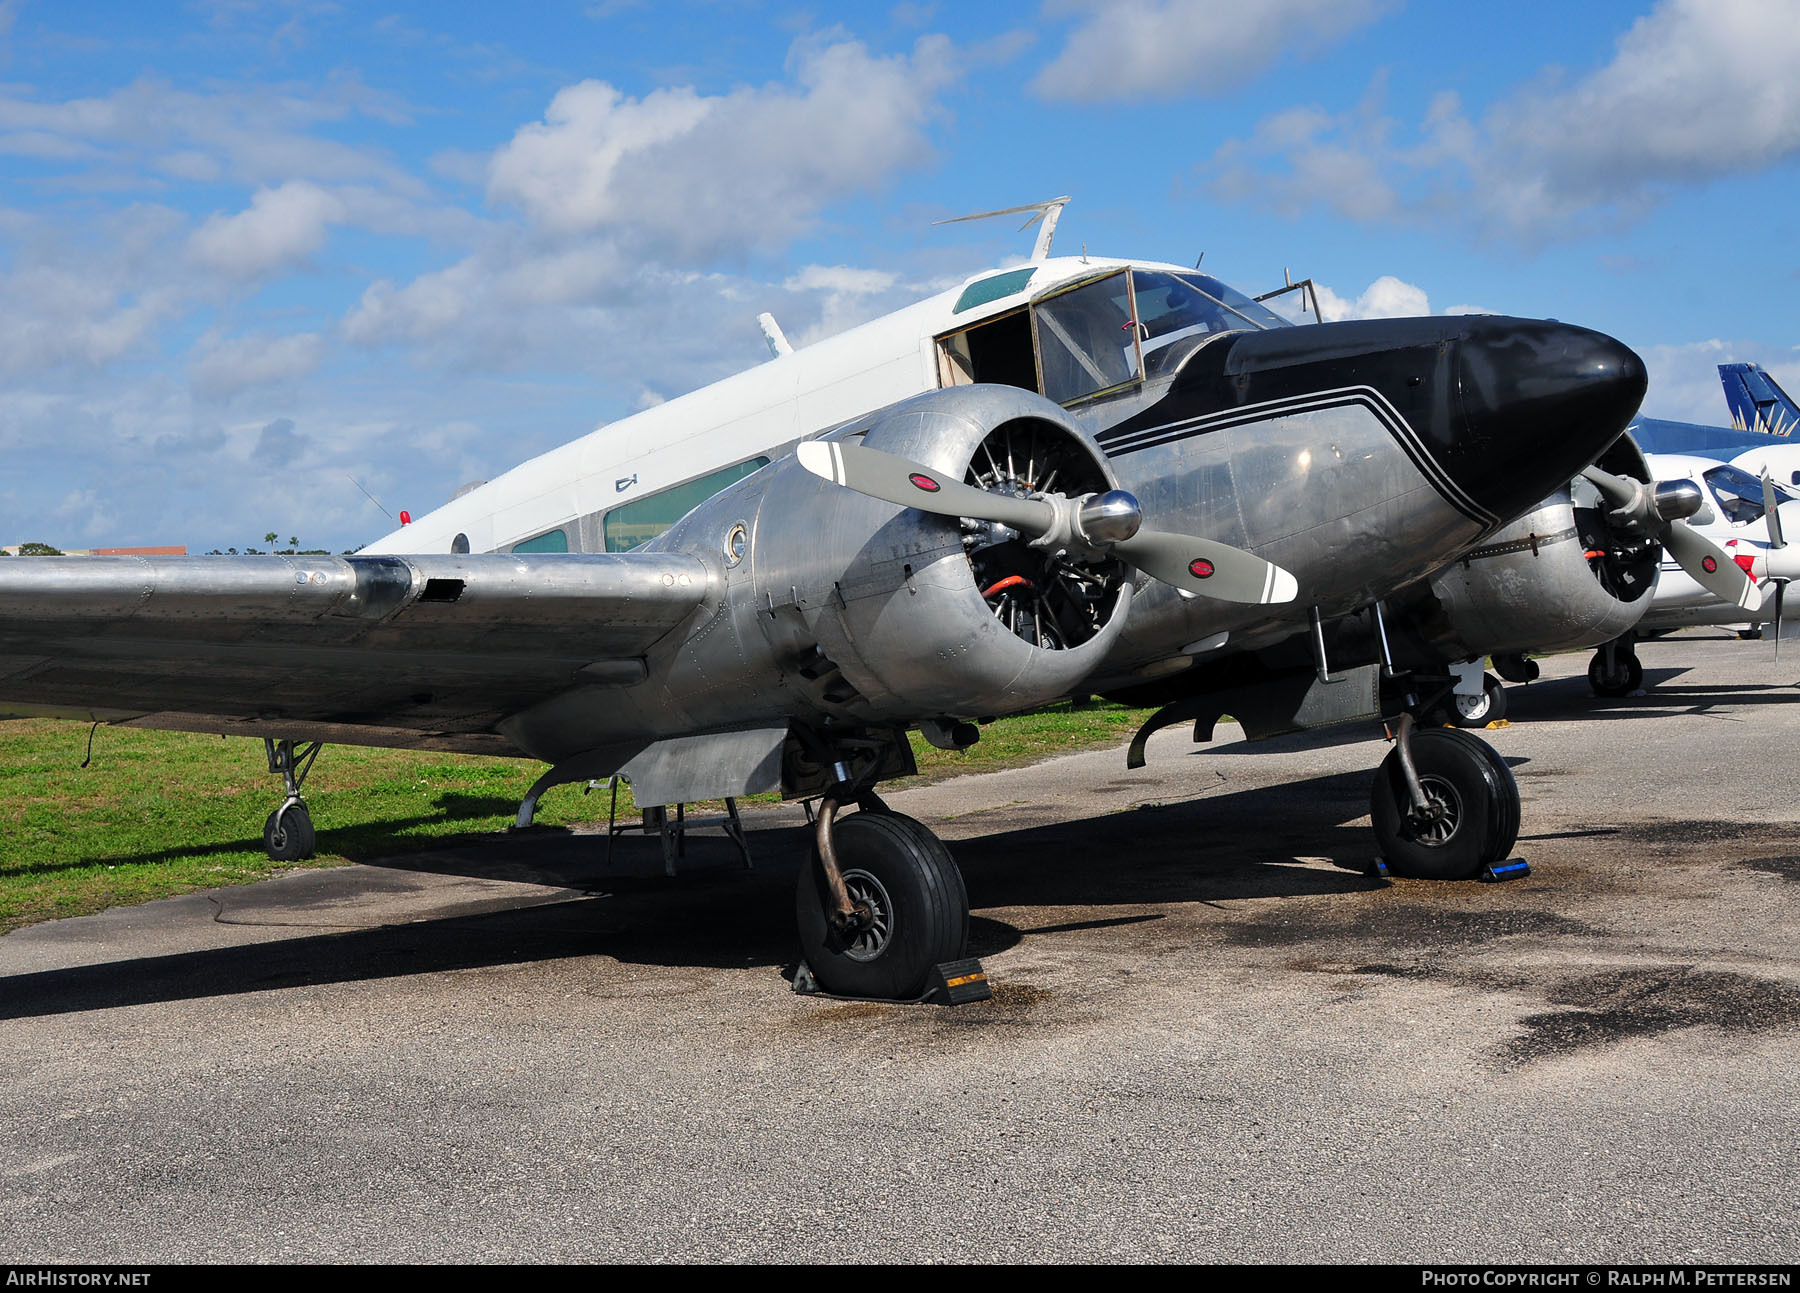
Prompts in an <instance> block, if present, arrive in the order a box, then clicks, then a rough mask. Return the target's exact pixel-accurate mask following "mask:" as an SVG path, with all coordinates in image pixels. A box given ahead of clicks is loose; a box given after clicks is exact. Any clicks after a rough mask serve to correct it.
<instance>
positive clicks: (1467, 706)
mask: <svg viewBox="0 0 1800 1293" xmlns="http://www.w3.org/2000/svg"><path fill="white" fill-rule="evenodd" d="M1445 716H1446V717H1447V718H1448V719H1449V720H1450V721H1451V722H1452V723H1455V724H1456V725H1457V726H1458V727H1486V726H1487V725H1488V724H1489V723H1497V722H1499V721H1500V720H1501V719H1503V718H1505V717H1506V688H1505V687H1503V686H1501V685H1500V680H1499V679H1498V678H1496V677H1494V675H1493V674H1491V673H1489V674H1483V675H1482V677H1481V695H1479V696H1458V695H1456V694H1455V693H1451V696H1450V701H1449V703H1448V705H1446V706H1445Z"/></svg>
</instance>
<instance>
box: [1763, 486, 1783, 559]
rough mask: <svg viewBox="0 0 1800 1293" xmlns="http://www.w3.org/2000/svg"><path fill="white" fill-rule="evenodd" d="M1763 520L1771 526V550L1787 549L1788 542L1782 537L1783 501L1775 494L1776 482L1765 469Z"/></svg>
mask: <svg viewBox="0 0 1800 1293" xmlns="http://www.w3.org/2000/svg"><path fill="white" fill-rule="evenodd" d="M1762 494H1763V519H1764V520H1765V521H1766V522H1767V523H1768V526H1769V548H1770V550H1771V551H1772V550H1774V549H1777V548H1785V547H1787V540H1786V539H1784V538H1782V537H1781V508H1780V506H1779V504H1780V502H1781V500H1780V498H1779V497H1778V496H1777V495H1776V493H1775V482H1774V480H1773V479H1771V478H1770V476H1769V469H1768V468H1767V467H1764V468H1763V474H1762Z"/></svg>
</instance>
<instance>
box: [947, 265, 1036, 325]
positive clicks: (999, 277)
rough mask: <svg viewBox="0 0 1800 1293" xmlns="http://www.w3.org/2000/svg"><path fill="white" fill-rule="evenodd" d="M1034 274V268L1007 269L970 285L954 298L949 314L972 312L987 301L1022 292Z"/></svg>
mask: <svg viewBox="0 0 1800 1293" xmlns="http://www.w3.org/2000/svg"><path fill="white" fill-rule="evenodd" d="M1035 273H1037V270H1036V269H1035V268H1033V269H1009V270H1007V271H1006V273H1004V274H994V275H991V276H990V277H988V278H984V279H982V280H980V281H979V282H975V283H970V284H969V285H968V286H967V287H965V288H963V290H962V295H961V296H959V297H957V298H956V304H955V305H953V306H951V307H950V313H952V314H961V313H962V312H963V311H964V310H973V309H974V308H975V307H976V306H978V305H986V304H987V303H988V302H989V301H998V300H999V299H1000V298H1001V297H1003V296H1011V295H1013V293H1015V292H1023V291H1024V290H1025V284H1027V283H1029V282H1030V281H1031V276H1032V275H1033V274H1035Z"/></svg>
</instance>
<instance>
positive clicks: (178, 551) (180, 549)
mask: <svg viewBox="0 0 1800 1293" xmlns="http://www.w3.org/2000/svg"><path fill="white" fill-rule="evenodd" d="M24 546H25V545H24V544H22V543H8V544H4V545H0V552H4V553H5V554H6V555H7V556H9V557H16V556H18V555H19V549H20V548H22V547H24ZM62 554H63V556H65V557H185V556H187V554H188V550H187V547H186V545H185V544H183V545H178V546H169V547H162V548H64V549H62Z"/></svg>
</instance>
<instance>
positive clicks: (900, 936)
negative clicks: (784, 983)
mask: <svg viewBox="0 0 1800 1293" xmlns="http://www.w3.org/2000/svg"><path fill="white" fill-rule="evenodd" d="M833 843H834V845H835V847H836V850H837V857H838V865H839V867H840V869H841V870H842V871H843V874H844V885H845V887H846V888H848V889H849V890H850V896H851V898H852V900H854V901H855V902H857V903H858V904H866V905H867V906H868V908H869V911H870V920H869V922H868V923H867V925H865V926H862V927H860V928H857V929H853V930H851V931H849V932H848V933H845V934H840V933H839V932H838V931H837V929H836V928H835V927H834V926H833V924H832V921H831V912H832V902H831V891H830V889H829V888H828V886H827V885H826V883H825V876H824V871H823V868H822V866H821V864H820V861H819V857H818V852H817V850H816V848H815V850H814V852H813V856H812V862H811V865H809V866H806V867H804V868H802V870H801V873H800V883H799V886H798V889H797V891H796V893H795V896H794V916H795V919H796V921H797V923H798V924H799V929H800V948H801V951H802V953H803V954H804V955H805V957H806V963H807V965H808V966H810V967H811V968H812V972H813V974H814V976H815V977H816V978H817V979H818V980H819V983H820V985H821V986H822V987H824V988H825V990H826V991H827V992H834V993H837V994H838V995H840V996H846V997H879V998H884V999H889V1000H895V1001H908V1000H911V999H913V998H915V997H918V996H919V995H920V994H921V993H923V992H924V991H925V984H926V980H927V978H928V977H929V976H930V974H931V970H932V967H933V966H936V965H939V964H942V963H943V962H945V961H954V960H958V959H959V958H961V956H962V954H963V949H964V947H965V946H966V945H967V943H968V939H969V896H968V892H967V891H966V890H965V889H964V888H963V880H962V873H961V872H960V871H958V870H957V868H956V862H955V861H954V860H953V859H952V858H951V856H950V850H949V849H947V848H945V847H944V844H943V841H941V840H940V839H938V838H937V836H935V835H933V834H932V833H931V832H930V831H929V830H927V829H926V828H925V827H924V826H923V825H922V824H921V823H919V822H916V821H914V820H913V819H912V818H910V817H904V816H902V815H900V814H899V813H887V812H872V813H871V812H861V813H854V814H852V815H851V816H849V817H846V818H843V819H842V820H840V821H839V822H838V823H837V826H836V829H835V834H834V836H833Z"/></svg>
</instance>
